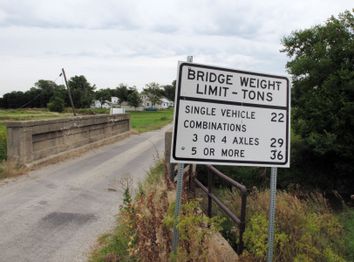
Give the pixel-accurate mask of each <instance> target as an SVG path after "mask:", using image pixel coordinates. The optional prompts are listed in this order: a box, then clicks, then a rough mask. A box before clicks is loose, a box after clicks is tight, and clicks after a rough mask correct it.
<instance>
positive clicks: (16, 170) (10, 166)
mask: <svg viewBox="0 0 354 262" xmlns="http://www.w3.org/2000/svg"><path fill="white" fill-rule="evenodd" d="M27 172H28V168H27V167H25V166H19V165H16V164H15V163H13V162H10V161H2V162H0V179H3V178H11V177H16V176H20V175H23V174H26V173H27Z"/></svg>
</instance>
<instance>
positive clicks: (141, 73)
mask: <svg viewBox="0 0 354 262" xmlns="http://www.w3.org/2000/svg"><path fill="white" fill-rule="evenodd" d="M352 8H353V1H352V0H337V1H333V0H298V1H286V0H268V1H264V0H194V1H193V0H171V1H170V0H149V1H147V0H145V1H143V0H138V1H135V0H129V1H128V0H125V1H122V0H60V1H52V0H0V96H2V95H3V94H5V93H7V92H11V91H15V90H16V91H26V90H28V89H30V88H31V87H33V86H34V83H35V82H37V81H38V80H39V79H46V80H52V81H55V82H56V83H57V84H63V79H62V77H59V73H60V71H61V68H65V71H66V74H67V76H68V78H70V77H72V76H74V75H84V76H85V77H86V78H87V80H88V81H89V82H90V83H91V84H95V85H96V88H97V89H100V88H107V87H109V88H114V87H116V86H118V85H119V83H126V84H128V85H129V86H136V87H137V88H138V89H139V90H141V89H142V88H143V87H144V86H145V84H147V83H150V82H153V81H154V82H158V83H159V84H161V85H164V84H170V83H171V82H172V81H173V80H174V79H176V74H177V63H178V61H185V60H186V57H187V56H189V55H192V56H193V57H194V62H195V63H199V64H207V65H214V66H221V67H228V68H233V69H240V70H246V71H247V70H249V71H253V72H261V73H269V74H276V75H286V74H287V72H286V68H285V65H286V62H287V61H288V60H289V58H288V57H287V56H286V54H285V53H281V52H280V50H281V49H282V45H281V39H282V38H283V37H284V36H288V35H289V34H291V32H293V31H295V30H300V29H306V28H309V27H311V26H314V25H317V24H320V23H324V22H325V21H326V20H327V19H328V18H329V17H330V16H331V15H335V16H337V15H338V14H339V13H340V12H343V11H344V10H351V9H352Z"/></svg>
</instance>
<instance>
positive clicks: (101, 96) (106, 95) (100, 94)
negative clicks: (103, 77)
mask: <svg viewBox="0 0 354 262" xmlns="http://www.w3.org/2000/svg"><path fill="white" fill-rule="evenodd" d="M113 92H114V90H113V89H110V88H105V89H99V90H97V91H96V92H95V99H97V100H99V101H100V102H101V107H102V104H103V102H104V101H106V100H108V101H110V100H111V97H112V96H114V95H112V94H113Z"/></svg>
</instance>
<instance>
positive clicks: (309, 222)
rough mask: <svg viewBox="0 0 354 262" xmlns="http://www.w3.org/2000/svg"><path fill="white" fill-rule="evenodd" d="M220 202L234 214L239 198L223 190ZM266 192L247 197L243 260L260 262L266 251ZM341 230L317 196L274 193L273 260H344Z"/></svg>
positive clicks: (282, 192) (321, 197) (267, 193)
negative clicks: (274, 227)
mask: <svg viewBox="0 0 354 262" xmlns="http://www.w3.org/2000/svg"><path fill="white" fill-rule="evenodd" d="M222 198H223V201H224V202H226V203H227V205H228V206H229V207H232V210H233V211H234V212H235V213H237V212H238V210H240V204H241V203H240V196H239V194H238V193H236V192H234V191H223V196H222ZM268 207H269V191H260V192H259V191H257V190H256V189H255V190H253V191H252V192H251V193H250V194H249V196H248V198H247V215H246V218H247V221H246V231H245V233H244V242H245V248H246V251H245V252H244V254H243V256H242V257H241V258H242V259H243V260H244V261H252V260H253V261H264V260H265V258H266V250H267V229H268ZM343 233H344V232H343V228H342V226H341V224H340V222H339V220H338V219H337V217H336V216H335V215H334V214H333V213H332V211H331V210H330V208H329V206H328V205H327V202H326V200H325V198H324V197H323V196H322V195H321V194H319V193H313V194H308V195H300V196H298V195H296V194H293V193H288V192H284V191H278V192H277V200H276V233H275V253H274V255H275V261H345V260H344V258H343V254H344V250H343Z"/></svg>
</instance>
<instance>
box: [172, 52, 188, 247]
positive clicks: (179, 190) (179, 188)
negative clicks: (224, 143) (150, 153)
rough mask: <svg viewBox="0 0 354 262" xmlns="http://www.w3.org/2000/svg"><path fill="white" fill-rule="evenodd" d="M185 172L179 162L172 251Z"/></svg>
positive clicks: (177, 238) (175, 245) (176, 241)
mask: <svg viewBox="0 0 354 262" xmlns="http://www.w3.org/2000/svg"><path fill="white" fill-rule="evenodd" d="M187 62H189V63H192V62H193V56H187ZM183 174H184V164H183V163H178V171H177V186H176V206H175V213H174V225H173V237H172V252H173V253H176V251H177V246H178V240H179V232H178V229H177V223H178V217H179V213H180V209H181V200H182V191H183Z"/></svg>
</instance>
